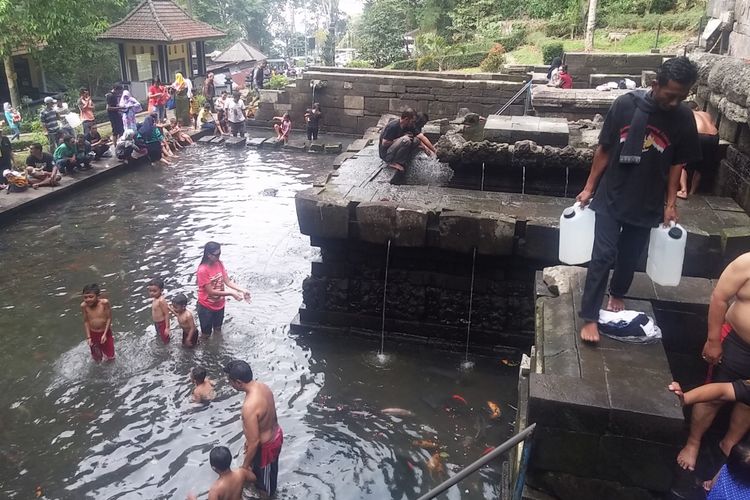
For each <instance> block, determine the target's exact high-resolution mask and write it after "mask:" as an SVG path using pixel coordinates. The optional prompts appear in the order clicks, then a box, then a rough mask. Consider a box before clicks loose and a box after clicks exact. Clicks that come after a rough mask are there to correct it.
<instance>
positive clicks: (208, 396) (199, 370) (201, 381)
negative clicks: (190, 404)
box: [190, 366, 216, 403]
mask: <svg viewBox="0 0 750 500" xmlns="http://www.w3.org/2000/svg"><path fill="white" fill-rule="evenodd" d="M190 380H192V381H193V383H194V384H195V389H193V401H194V402H196V403H208V402H209V401H211V400H212V399H214V398H215V397H216V392H214V383H213V381H212V380H211V379H209V378H206V369H205V368H203V367H202V366H196V367H195V368H193V369H192V370H190Z"/></svg>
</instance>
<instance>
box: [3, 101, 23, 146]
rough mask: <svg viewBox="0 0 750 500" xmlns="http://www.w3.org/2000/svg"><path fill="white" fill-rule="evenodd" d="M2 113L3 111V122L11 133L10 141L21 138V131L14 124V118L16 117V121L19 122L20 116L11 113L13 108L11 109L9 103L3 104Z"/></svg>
mask: <svg viewBox="0 0 750 500" xmlns="http://www.w3.org/2000/svg"><path fill="white" fill-rule="evenodd" d="M3 111H5V121H6V122H8V127H10V131H11V132H13V135H12V136H11V138H10V140H11V141H12V140H13V139H20V137H21V130H20V129H19V128H18V122H16V116H18V121H21V115H19V114H18V113H16V112H14V111H13V108H12V107H11V105H10V103H9V102H6V103H4V104H3Z"/></svg>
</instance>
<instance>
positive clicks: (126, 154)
mask: <svg viewBox="0 0 750 500" xmlns="http://www.w3.org/2000/svg"><path fill="white" fill-rule="evenodd" d="M147 154H148V150H147V149H146V148H145V147H142V146H141V145H139V144H137V143H136V140H135V131H134V130H131V129H125V133H124V134H122V136H121V137H120V138H119V139H118V140H117V145H115V156H117V159H119V160H122V161H124V162H126V163H130V162H131V161H134V160H138V159H140V158H143V157H144V156H146V155H147Z"/></svg>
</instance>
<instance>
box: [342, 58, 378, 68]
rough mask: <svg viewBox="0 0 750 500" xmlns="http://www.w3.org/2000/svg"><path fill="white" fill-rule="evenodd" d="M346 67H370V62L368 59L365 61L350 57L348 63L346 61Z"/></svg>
mask: <svg viewBox="0 0 750 500" xmlns="http://www.w3.org/2000/svg"><path fill="white" fill-rule="evenodd" d="M346 67H347V68H372V63H371V62H370V61H365V60H364V59H352V60H351V61H349V62H348V63H346Z"/></svg>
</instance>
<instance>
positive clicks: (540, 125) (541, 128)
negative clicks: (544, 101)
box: [484, 115, 570, 148]
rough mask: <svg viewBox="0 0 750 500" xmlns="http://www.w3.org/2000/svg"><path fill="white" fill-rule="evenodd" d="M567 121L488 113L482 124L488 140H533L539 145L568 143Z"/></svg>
mask: <svg viewBox="0 0 750 500" xmlns="http://www.w3.org/2000/svg"><path fill="white" fill-rule="evenodd" d="M569 135H570V130H569V129H568V121H567V120H566V119H565V118H540V117H538V116H505V115H489V116H488V117H487V121H486V122H485V124H484V138H485V139H486V140H488V141H490V142H500V143H510V144H513V143H515V142H516V141H523V140H529V141H534V142H535V143H536V144H539V145H540V146H557V147H561V148H562V147H565V146H567V145H568V136H569Z"/></svg>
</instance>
